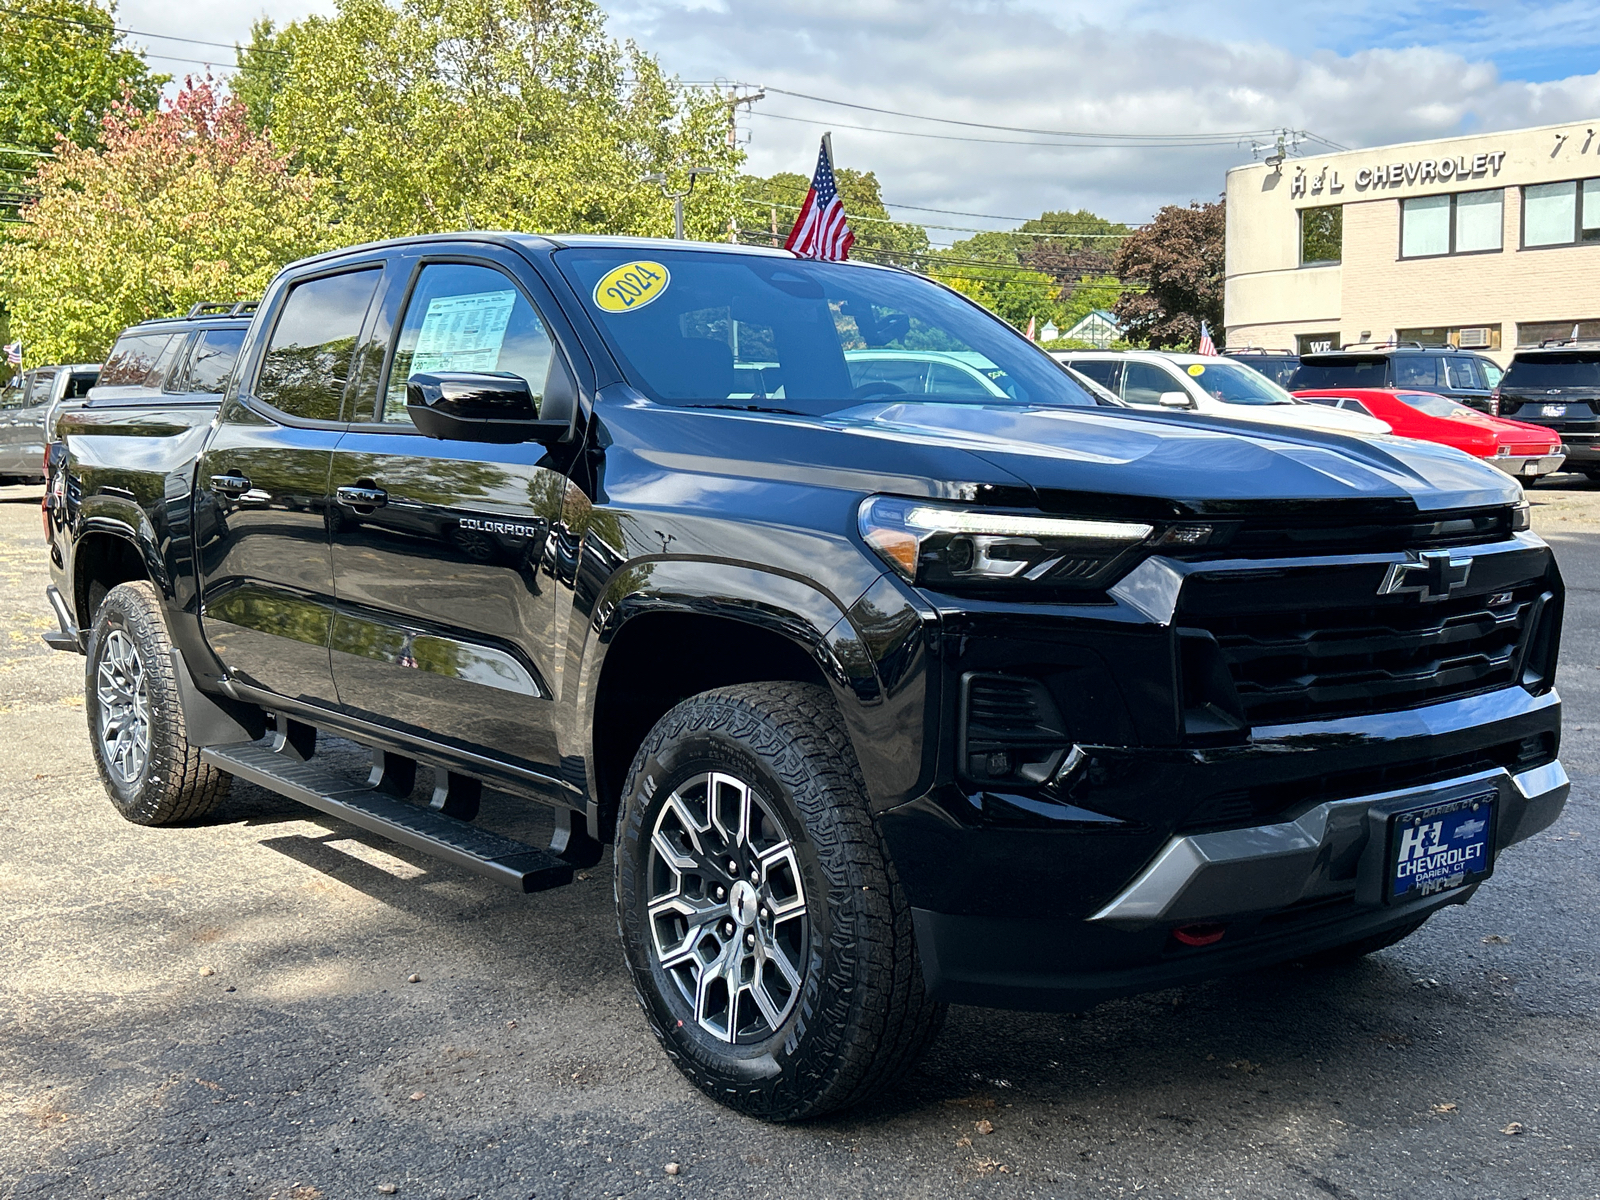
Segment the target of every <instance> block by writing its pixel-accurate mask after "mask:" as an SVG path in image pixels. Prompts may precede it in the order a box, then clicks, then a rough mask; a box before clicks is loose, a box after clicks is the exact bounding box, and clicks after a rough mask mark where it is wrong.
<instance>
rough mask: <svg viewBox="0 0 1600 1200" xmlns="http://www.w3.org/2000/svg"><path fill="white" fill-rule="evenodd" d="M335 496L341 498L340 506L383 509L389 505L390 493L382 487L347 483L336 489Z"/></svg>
mask: <svg viewBox="0 0 1600 1200" xmlns="http://www.w3.org/2000/svg"><path fill="white" fill-rule="evenodd" d="M333 494H334V495H335V496H337V497H339V503H340V504H348V505H349V506H350V507H351V508H381V507H382V506H383V505H385V504H387V503H389V493H388V492H386V491H384V490H383V489H382V488H380V487H362V486H361V485H360V484H350V483H347V484H345V485H344V486H343V487H338V488H335V489H334V492H333Z"/></svg>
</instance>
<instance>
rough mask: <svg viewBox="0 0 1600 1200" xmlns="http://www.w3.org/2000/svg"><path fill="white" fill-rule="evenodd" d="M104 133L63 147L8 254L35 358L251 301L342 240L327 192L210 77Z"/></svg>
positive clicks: (10, 294) (71, 357)
mask: <svg viewBox="0 0 1600 1200" xmlns="http://www.w3.org/2000/svg"><path fill="white" fill-rule="evenodd" d="M100 138H101V144H100V146H99V147H98V148H96V147H84V146H77V145H74V144H73V143H71V142H68V141H66V140H65V139H63V140H62V141H60V142H59V143H58V144H57V147H56V158H55V159H54V160H52V161H50V162H48V163H46V164H45V165H44V166H43V167H41V168H40V170H39V173H38V176H37V180H36V184H35V188H36V191H37V192H38V197H39V198H38V200H37V201H35V202H34V203H32V204H29V205H27V206H25V207H24V208H23V209H22V210H21V214H20V215H21V217H22V223H21V224H20V225H17V226H15V227H14V231H13V233H12V234H11V236H10V238H9V239H8V242H7V243H6V244H5V245H4V246H3V247H0V278H4V280H5V283H6V292H7V296H6V299H7V302H8V305H9V307H10V311H11V336H12V337H14V338H20V339H21V341H22V342H23V345H24V346H25V347H26V350H27V355H28V359H29V361H35V362H38V361H43V362H63V361H65V362H71V361H80V362H81V361H94V360H97V359H98V358H99V357H100V356H101V355H103V354H104V353H105V351H106V350H107V349H108V348H109V347H110V345H111V343H112V342H113V341H114V340H115V339H116V336H117V333H118V332H119V331H120V330H121V329H123V327H125V326H127V325H130V324H132V323H134V322H135V321H140V320H143V319H145V318H147V317H150V316H156V315H163V314H172V313H182V312H184V311H185V310H187V309H188V308H189V307H190V306H191V305H193V304H194V303H195V302H197V301H201V300H246V299H255V298H256V297H259V296H260V295H261V292H262V290H263V289H264V288H265V287H266V285H267V282H268V281H269V280H270V279H271V278H272V276H273V275H274V274H275V273H276V272H277V270H278V268H280V267H281V266H283V265H284V264H285V263H287V262H290V261H292V260H293V259H296V258H300V257H302V256H304V255H306V254H309V253H313V252H315V251H317V250H321V249H324V248H327V247H328V246H330V245H332V244H334V243H335V242H337V241H338V240H339V239H338V233H337V227H336V226H332V225H330V221H331V219H332V217H333V203H332V198H331V194H330V190H329V189H328V188H327V187H326V186H325V185H324V184H323V183H322V182H321V181H319V180H317V179H315V178H313V177H312V176H311V175H309V174H308V173H306V172H304V171H300V172H295V171H291V170H290V168H289V165H288V162H287V159H286V158H285V156H284V155H282V154H280V153H279V152H278V151H277V149H276V148H275V147H274V146H273V144H272V141H271V139H270V138H269V137H268V136H266V135H264V134H257V133H253V132H252V131H251V130H250V128H249V125H248V123H247V121H246V114H245V108H244V105H243V104H241V103H239V102H238V101H236V100H233V99H230V98H229V97H228V96H227V95H226V94H225V93H224V92H223V91H222V90H221V89H220V88H219V87H218V86H217V85H216V84H215V83H214V82H213V81H212V80H211V79H210V78H209V77H207V78H205V79H203V80H193V79H188V80H185V81H184V86H183V89H182V91H180V92H179V93H178V95H177V97H176V98H175V99H174V100H173V101H172V102H171V103H170V104H169V105H164V106H162V107H159V108H157V109H154V110H151V111H142V110H140V109H139V108H138V107H137V106H136V105H135V104H133V103H132V102H131V101H130V100H126V99H125V100H124V101H122V102H120V103H117V104H115V105H113V107H112V110H111V111H110V112H109V113H108V114H107V115H106V116H105V118H104V120H103V121H102V122H101V130H100Z"/></svg>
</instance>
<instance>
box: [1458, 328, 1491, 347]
mask: <svg viewBox="0 0 1600 1200" xmlns="http://www.w3.org/2000/svg"><path fill="white" fill-rule="evenodd" d="M1456 345H1458V346H1460V347H1461V348H1462V349H1463V350H1487V349H1488V348H1489V327H1488V326H1487V325H1472V326H1469V327H1468V328H1466V329H1463V330H1462V331H1461V335H1460V336H1459V337H1458V338H1457V339H1456Z"/></svg>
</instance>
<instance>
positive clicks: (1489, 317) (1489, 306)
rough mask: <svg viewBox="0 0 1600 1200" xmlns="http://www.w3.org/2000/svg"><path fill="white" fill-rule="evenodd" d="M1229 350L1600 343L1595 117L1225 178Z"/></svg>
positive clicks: (1599, 156) (1261, 166) (1599, 170)
mask: <svg viewBox="0 0 1600 1200" xmlns="http://www.w3.org/2000/svg"><path fill="white" fill-rule="evenodd" d="M1227 217H1228V249H1227V289H1226V299H1225V322H1226V326H1227V331H1228V344H1229V346H1232V347H1243V346H1246V345H1251V346H1260V347H1264V348H1268V349H1287V350H1295V351H1298V352H1299V353H1302V354H1303V353H1309V352H1311V351H1313V350H1320V349H1326V348H1329V347H1333V348H1337V347H1339V346H1340V345H1342V344H1345V343H1350V342H1363V341H1379V342H1381V341H1389V340H1397V341H1403V342H1410V341H1417V342H1421V343H1422V344H1424V345H1444V344H1450V345H1455V346H1460V347H1462V348H1463V349H1468V348H1470V349H1475V350H1481V351H1484V352H1486V353H1488V354H1489V355H1490V356H1491V357H1493V358H1495V359H1497V360H1498V361H1500V362H1501V363H1502V364H1504V363H1506V362H1508V361H1509V360H1510V355H1511V351H1512V350H1514V349H1515V348H1516V347H1517V346H1527V345H1538V344H1539V343H1540V342H1541V341H1543V340H1545V339H1547V338H1565V337H1570V336H1571V335H1572V332H1573V328H1574V327H1577V329H1578V333H1579V336H1581V337H1590V338H1594V337H1600V118H1597V119H1596V120H1594V121H1588V122H1576V123H1569V124H1565V125H1546V126H1543V127H1541V128H1538V129H1518V130H1513V131H1511V132H1507V133H1487V134H1472V135H1470V136H1467V137H1454V138H1445V139H1441V140H1439V141H1431V142H1409V143H1406V144H1403V145H1398V146H1379V147H1374V148H1372V149H1366V150H1350V151H1345V152H1342V153H1338V154H1329V155H1321V156H1316V157H1307V158H1291V159H1288V160H1286V161H1280V162H1270V161H1269V162H1265V163H1250V164H1248V165H1246V166H1241V167H1235V168H1234V169H1233V170H1231V171H1229V172H1228V189H1227Z"/></svg>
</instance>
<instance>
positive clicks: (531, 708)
mask: <svg viewBox="0 0 1600 1200" xmlns="http://www.w3.org/2000/svg"><path fill="white" fill-rule="evenodd" d="M482 453H483V447H482V446H481V445H479V444H477V443H471V442H445V441H438V440H434V439H431V438H424V437H421V436H420V435H418V434H415V433H410V432H400V431H383V430H382V427H381V426H368V427H364V428H363V427H358V428H357V429H355V430H352V431H351V433H350V434H349V436H348V437H347V439H346V440H345V441H344V442H342V443H341V444H340V446H339V449H338V450H337V452H336V453H335V454H334V460H333V461H334V466H333V486H334V488H335V489H340V488H352V489H357V488H358V489H360V491H359V492H358V493H357V492H347V493H346V494H347V495H356V496H357V497H358V498H360V499H369V498H370V496H371V493H372V492H374V491H378V492H381V493H382V495H383V497H384V503H383V504H381V505H377V506H374V505H369V504H360V505H352V504H349V503H341V502H338V501H335V504H334V509H333V511H334V516H333V517H332V519H331V525H332V528H333V530H334V561H335V567H336V585H337V591H338V596H339V608H340V612H339V616H338V618H337V619H336V620H335V622H334V628H333V641H332V649H333V672H334V678H335V680H336V681H337V683H338V688H339V696H340V700H341V703H342V704H343V705H344V706H345V707H346V708H347V709H350V710H351V711H353V712H354V713H356V714H357V715H363V714H364V715H366V716H367V717H369V718H371V717H375V716H380V715H381V716H382V717H383V718H385V719H387V720H388V721H390V722H398V723H400V724H402V725H404V726H407V727H409V728H410V729H411V730H412V731H414V732H417V733H420V734H423V735H426V736H430V737H439V738H443V739H446V740H448V741H452V742H457V743H460V744H463V745H466V746H472V747H476V748H480V749H486V750H491V751H493V752H495V753H497V754H501V755H507V756H511V757H514V758H517V759H520V760H522V761H524V762H527V763H530V764H533V765H536V766H550V765H552V764H554V763H555V762H556V761H557V756H556V754H555V749H554V742H553V740H552V734H551V717H550V713H549V709H550V707H551V703H550V702H551V701H552V700H553V699H554V698H555V695H556V687H555V685H554V684H553V683H552V678H553V673H552V668H553V665H554V663H553V656H551V655H549V653H548V649H549V648H548V638H549V636H550V627H551V624H552V622H553V620H554V617H555V592H554V590H553V589H552V587H551V586H550V583H551V581H550V568H549V566H548V565H547V562H546V560H547V558H548V557H549V556H548V555H547V554H546V543H547V540H548V535H549V532H550V530H551V527H552V526H553V524H554V523H555V522H556V521H558V520H559V519H560V514H561V498H562V493H563V490H564V488H565V485H566V479H565V477H564V476H562V475H561V474H559V473H558V472H555V471H551V470H549V469H548V468H546V467H543V466H540V465H539V460H540V459H541V458H542V457H543V455H544V451H543V448H542V447H540V446H538V445H534V444H528V445H522V446H510V447H496V457H497V458H498V459H500V460H501V461H499V462H497V463H485V462H482V461H481V456H482Z"/></svg>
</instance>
